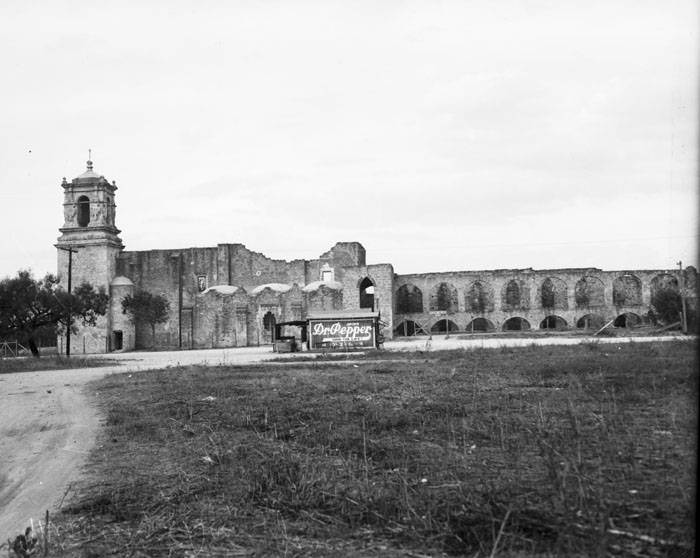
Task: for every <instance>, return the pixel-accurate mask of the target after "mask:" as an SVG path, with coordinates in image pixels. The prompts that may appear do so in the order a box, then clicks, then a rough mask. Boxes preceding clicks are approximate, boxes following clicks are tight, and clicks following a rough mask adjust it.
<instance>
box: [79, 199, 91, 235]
mask: <svg viewBox="0 0 700 558" xmlns="http://www.w3.org/2000/svg"><path fill="white" fill-rule="evenodd" d="M89 223H90V198H88V197H87V196H80V197H79V198H78V226H79V227H87V226H88V224H89Z"/></svg>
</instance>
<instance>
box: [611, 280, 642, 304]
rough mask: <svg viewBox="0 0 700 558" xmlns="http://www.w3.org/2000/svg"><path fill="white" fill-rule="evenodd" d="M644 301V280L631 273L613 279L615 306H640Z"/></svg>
mask: <svg viewBox="0 0 700 558" xmlns="http://www.w3.org/2000/svg"><path fill="white" fill-rule="evenodd" d="M641 303H642V282H641V281H640V280H639V279H638V278H637V276H635V275H632V274H631V273H625V274H624V275H620V276H619V277H618V278H617V279H615V281H613V304H614V305H615V306H638V305H640V304H641Z"/></svg>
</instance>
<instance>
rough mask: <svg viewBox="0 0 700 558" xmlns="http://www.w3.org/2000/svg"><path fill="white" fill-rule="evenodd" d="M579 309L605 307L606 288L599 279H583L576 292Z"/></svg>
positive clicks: (586, 277)
mask: <svg viewBox="0 0 700 558" xmlns="http://www.w3.org/2000/svg"><path fill="white" fill-rule="evenodd" d="M574 295H575V297H576V307H577V308H597V307H599V306H605V287H604V286H603V282H602V281H601V280H600V279H598V278H597V277H592V276H590V275H588V276H585V277H581V279H579V281H578V282H577V283H576V289H575V291H574Z"/></svg>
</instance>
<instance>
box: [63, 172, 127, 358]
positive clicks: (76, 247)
mask: <svg viewBox="0 0 700 558" xmlns="http://www.w3.org/2000/svg"><path fill="white" fill-rule="evenodd" d="M61 186H62V187H63V219H64V222H63V226H62V227H61V228H60V229H59V230H60V232H61V236H60V237H59V238H58V242H57V243H56V245H55V246H56V248H57V249H58V254H57V256H58V277H59V279H60V281H61V286H62V287H63V288H64V289H67V288H68V273H69V267H70V275H71V277H70V279H71V280H70V282H71V286H72V288H76V287H78V286H79V285H80V284H81V283H83V282H85V281H87V282H88V283H90V284H91V285H92V286H93V287H95V288H96V289H98V288H99V287H104V288H105V290H106V291H107V293H109V285H110V282H111V281H112V279H113V278H114V276H115V273H116V262H117V256H118V255H119V253H120V252H121V251H122V250H124V245H123V244H122V241H121V239H120V238H119V233H120V232H121V231H120V230H119V229H117V227H116V226H115V224H114V218H115V210H116V204H115V203H114V197H115V192H116V190H117V185H116V183H115V182H112V183H111V184H110V182H109V181H108V180H106V179H105V177H104V176H102V175H100V174H97V173H96V172H95V171H94V170H93V168H92V161H88V162H87V170H86V171H85V172H84V173H83V174H81V175H80V176H78V177H77V178H74V179H73V180H71V181H70V182H68V181H67V180H66V179H65V178H64V179H63V182H62V184H61ZM76 326H77V327H78V333H77V334H73V335H71V354H82V353H104V352H107V351H108V350H109V349H110V347H109V339H110V333H111V324H110V316H109V313H107V314H106V315H105V316H101V317H100V318H99V319H98V321H97V324H96V325H95V326H94V327H84V326H83V325H82V324H80V323H76ZM65 347H66V339H65V335H64V336H63V339H62V340H60V339H59V350H61V351H62V352H65Z"/></svg>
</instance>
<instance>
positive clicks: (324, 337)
mask: <svg viewBox="0 0 700 558" xmlns="http://www.w3.org/2000/svg"><path fill="white" fill-rule="evenodd" d="M375 322H376V320H375V318H374V317H367V318H335V319H333V318H329V319H310V320H309V341H310V345H309V349H311V350H314V349H316V350H319V349H374V348H375V347H376V346H377V345H376V340H375V333H376V325H375Z"/></svg>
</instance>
